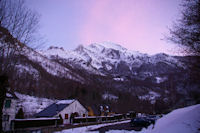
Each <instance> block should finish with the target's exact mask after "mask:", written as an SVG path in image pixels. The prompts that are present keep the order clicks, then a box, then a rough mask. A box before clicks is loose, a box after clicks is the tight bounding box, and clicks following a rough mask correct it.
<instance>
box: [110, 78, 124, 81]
mask: <svg viewBox="0 0 200 133" xmlns="http://www.w3.org/2000/svg"><path fill="white" fill-rule="evenodd" d="M113 79H114V80H116V81H124V79H123V78H113Z"/></svg>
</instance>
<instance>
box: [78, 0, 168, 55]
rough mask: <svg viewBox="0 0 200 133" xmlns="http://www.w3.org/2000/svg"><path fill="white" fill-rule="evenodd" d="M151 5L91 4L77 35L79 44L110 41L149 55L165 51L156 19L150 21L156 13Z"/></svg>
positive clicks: (117, 0)
mask: <svg viewBox="0 0 200 133" xmlns="http://www.w3.org/2000/svg"><path fill="white" fill-rule="evenodd" d="M150 4H151V3H150V2H146V1H143V0H142V1H141V2H137V1H135V0H123V1H122V0H98V1H95V2H93V3H92V4H91V5H90V6H91V7H90V12H89V13H88V15H87V18H86V21H84V24H83V26H82V28H81V29H80V32H79V37H80V40H81V42H82V43H83V44H90V43H93V42H102V41H111V42H115V43H120V44H123V46H124V47H126V48H129V49H132V50H139V51H142V52H149V51H151V52H152V53H153V52H156V51H164V50H166V47H165V46H164V45H162V44H161V41H160V38H162V32H164V31H163V29H162V28H160V25H159V24H157V21H156V20H152V18H154V17H155V11H156V10H155V9H154V8H152V6H151V5H150ZM144 8H146V9H144ZM159 15H160V14H159ZM149 43H151V45H150V44H149ZM152 43H153V44H152Z"/></svg>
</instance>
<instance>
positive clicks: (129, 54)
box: [40, 42, 186, 75]
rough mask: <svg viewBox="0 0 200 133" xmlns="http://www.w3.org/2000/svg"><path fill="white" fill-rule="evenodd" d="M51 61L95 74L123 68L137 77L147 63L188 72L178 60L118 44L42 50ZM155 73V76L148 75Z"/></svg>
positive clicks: (105, 43) (114, 71)
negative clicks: (62, 62)
mask: <svg viewBox="0 0 200 133" xmlns="http://www.w3.org/2000/svg"><path fill="white" fill-rule="evenodd" d="M40 53H41V54H43V55H45V56H46V57H48V58H50V59H58V58H60V59H63V60H65V62H67V63H70V64H71V65H72V66H73V67H76V66H77V68H79V69H86V70H87V71H89V72H94V73H95V74H102V75H106V74H107V73H110V74H111V73H112V74H113V75H118V74H120V72H118V73H116V72H117V71H118V70H120V69H123V70H122V71H121V70H120V71H121V72H123V74H125V73H127V74H133V75H137V74H138V72H137V71H136V70H137V68H140V67H141V66H142V65H144V64H151V65H152V64H153V65H156V64H158V63H160V62H162V63H164V64H166V65H168V66H170V67H180V68H181V69H185V67H186V66H185V65H184V63H182V62H180V61H179V60H178V59H177V58H176V57H173V56H169V55H166V54H163V53H161V54H156V55H152V56H150V55H147V54H142V53H139V52H137V51H131V50H128V49H126V48H124V47H122V46H120V45H119V44H114V43H110V42H103V43H93V44H91V45H88V46H83V45H80V46H78V47H77V48H76V49H75V50H73V51H65V50H64V49H63V48H58V47H50V48H48V49H47V50H45V51H40ZM149 74H153V73H149Z"/></svg>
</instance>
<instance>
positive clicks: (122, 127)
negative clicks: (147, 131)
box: [92, 122, 143, 133]
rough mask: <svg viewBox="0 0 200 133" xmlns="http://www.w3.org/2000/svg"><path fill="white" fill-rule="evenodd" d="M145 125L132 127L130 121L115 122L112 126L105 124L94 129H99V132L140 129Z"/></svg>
mask: <svg viewBox="0 0 200 133" xmlns="http://www.w3.org/2000/svg"><path fill="white" fill-rule="evenodd" d="M142 128H143V127H131V126H130V123H129V122H128V123H120V124H115V125H110V126H105V127H101V128H97V129H95V130H92V131H99V133H105V132H107V131H110V130H126V131H133V130H135V131H140V130H141V129H142Z"/></svg>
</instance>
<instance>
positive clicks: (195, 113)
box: [146, 104, 200, 133]
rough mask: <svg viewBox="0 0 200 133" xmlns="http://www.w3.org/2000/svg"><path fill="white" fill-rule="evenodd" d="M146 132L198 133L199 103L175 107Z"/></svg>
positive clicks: (199, 124)
mask: <svg viewBox="0 0 200 133" xmlns="http://www.w3.org/2000/svg"><path fill="white" fill-rule="evenodd" d="M148 130H149V131H148V132H146V133H198V132H200V104H198V105H193V106H189V107H185V108H181V109H176V110H174V111H172V112H171V113H169V114H167V115H165V116H164V117H162V118H161V119H159V120H158V121H157V122H156V124H155V127H154V128H153V129H152V130H150V129H148Z"/></svg>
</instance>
